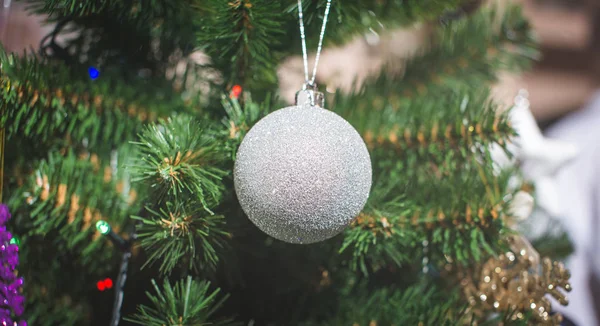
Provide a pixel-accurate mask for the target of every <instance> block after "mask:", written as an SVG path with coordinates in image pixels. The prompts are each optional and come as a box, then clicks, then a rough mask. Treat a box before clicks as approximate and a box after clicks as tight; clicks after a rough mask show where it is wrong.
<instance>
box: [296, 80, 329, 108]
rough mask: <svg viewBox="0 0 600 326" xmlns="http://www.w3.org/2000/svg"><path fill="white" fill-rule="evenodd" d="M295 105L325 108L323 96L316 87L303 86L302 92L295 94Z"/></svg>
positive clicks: (314, 85)
mask: <svg viewBox="0 0 600 326" xmlns="http://www.w3.org/2000/svg"><path fill="white" fill-rule="evenodd" d="M296 105H297V106H309V107H320V108H323V107H325V94H323V93H321V92H319V90H318V88H317V85H316V84H313V85H312V86H311V85H307V84H304V86H303V87H302V90H300V91H298V92H296Z"/></svg>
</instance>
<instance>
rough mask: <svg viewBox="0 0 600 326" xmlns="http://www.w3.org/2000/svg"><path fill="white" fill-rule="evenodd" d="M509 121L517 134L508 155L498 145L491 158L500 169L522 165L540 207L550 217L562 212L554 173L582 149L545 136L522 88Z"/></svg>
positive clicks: (509, 146)
mask: <svg viewBox="0 0 600 326" xmlns="http://www.w3.org/2000/svg"><path fill="white" fill-rule="evenodd" d="M510 122H511V124H512V126H513V128H514V129H515V130H516V131H517V133H518V136H517V137H515V139H514V142H513V143H510V144H508V146H507V149H508V151H509V152H510V153H512V154H513V155H512V157H508V156H507V155H506V153H505V151H504V149H502V148H501V147H500V146H499V145H497V146H495V147H494V148H493V149H492V159H493V160H494V162H496V165H497V167H498V168H499V170H502V169H504V168H506V167H509V166H517V165H518V166H519V167H520V169H521V171H522V172H523V177H524V179H525V180H527V181H529V182H532V183H533V184H534V186H535V202H536V203H535V204H536V206H537V208H539V209H540V210H542V211H543V212H544V213H545V214H547V215H548V216H551V217H558V216H559V215H560V214H561V205H562V204H564V203H561V200H560V198H559V195H558V186H557V184H556V181H555V175H556V172H557V171H558V170H560V168H562V167H563V166H564V165H565V164H567V163H568V162H570V161H571V160H572V159H573V158H575V156H576V155H577V154H578V152H579V149H578V148H577V147H576V146H575V145H573V144H571V143H569V142H565V141H561V140H556V139H550V138H547V137H544V135H543V134H542V132H541V131H540V128H539V127H538V125H537V123H536V122H535V118H534V116H533V114H532V113H531V109H530V103H529V100H528V93H527V91H526V90H520V91H519V94H518V95H517V96H516V97H515V101H514V107H513V108H512V109H511V111H510Z"/></svg>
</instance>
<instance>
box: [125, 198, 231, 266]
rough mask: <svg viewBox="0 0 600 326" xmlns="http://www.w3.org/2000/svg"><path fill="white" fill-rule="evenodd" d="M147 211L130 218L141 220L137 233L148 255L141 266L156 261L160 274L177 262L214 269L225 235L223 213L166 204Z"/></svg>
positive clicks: (176, 264)
mask: <svg viewBox="0 0 600 326" xmlns="http://www.w3.org/2000/svg"><path fill="white" fill-rule="evenodd" d="M148 212H149V213H150V214H149V216H148V217H139V216H133V217H132V218H133V219H136V220H139V221H141V222H142V223H141V225H140V226H139V227H138V229H137V233H138V239H139V241H140V244H141V246H142V248H144V250H145V251H146V252H147V254H148V261H147V262H146V264H145V265H152V264H160V271H161V273H164V274H170V273H171V271H172V270H173V269H174V268H175V267H177V266H181V265H184V266H183V267H184V268H187V269H194V270H204V271H212V270H214V269H215V267H216V264H217V262H218V261H219V254H220V251H222V250H223V249H224V248H225V246H226V238H227V237H228V236H229V234H228V233H227V231H225V220H224V219H223V216H221V215H210V214H207V213H205V212H203V211H202V210H200V211H199V210H198V209H193V208H189V206H188V208H185V207H184V206H182V205H179V206H176V205H174V204H170V203H169V204H167V205H166V209H162V208H161V209H160V210H159V211H153V210H150V209H148ZM185 264H187V266H185Z"/></svg>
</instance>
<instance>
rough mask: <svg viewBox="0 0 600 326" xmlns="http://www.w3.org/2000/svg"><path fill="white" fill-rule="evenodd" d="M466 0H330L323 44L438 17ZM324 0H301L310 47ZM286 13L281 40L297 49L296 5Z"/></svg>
mask: <svg viewBox="0 0 600 326" xmlns="http://www.w3.org/2000/svg"><path fill="white" fill-rule="evenodd" d="M467 1H468V0H424V1H419V0H409V1H401V0H384V1H369V0H360V1H333V2H332V5H331V18H330V21H329V23H328V27H327V37H326V38H325V43H326V44H327V45H331V44H342V43H345V42H347V41H349V40H350V39H352V38H354V37H356V36H357V35H360V34H365V33H384V32H385V30H391V29H394V28H397V27H404V26H409V25H412V24H414V23H418V22H427V21H432V20H436V19H438V18H439V17H440V16H441V15H442V14H444V13H447V12H451V11H454V10H457V9H458V8H459V7H460V5H461V4H463V3H465V2H467ZM326 2H327V0H304V1H303V5H302V7H303V8H304V12H305V24H306V33H307V37H308V40H307V41H308V43H309V44H311V47H312V48H314V46H316V44H317V39H318V35H319V30H320V28H321V22H322V19H323V17H322V16H323V10H324V8H325V4H326ZM286 11H287V12H288V13H289V14H290V15H289V16H290V17H291V18H288V25H287V29H286V30H293V31H295V33H294V34H293V35H290V36H289V38H288V39H287V40H286V41H285V42H286V43H285V45H286V46H285V47H286V48H293V49H295V50H298V49H299V47H298V46H299V44H300V43H299V42H298V40H299V35H298V34H296V32H297V31H298V23H297V21H295V19H297V4H295V3H294V4H292V5H290V6H288V8H287V9H286Z"/></svg>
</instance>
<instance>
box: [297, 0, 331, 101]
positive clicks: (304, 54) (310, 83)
mask: <svg viewBox="0 0 600 326" xmlns="http://www.w3.org/2000/svg"><path fill="white" fill-rule="evenodd" d="M330 8H331V0H327V6H326V7H325V14H324V15H323V26H321V33H320V35H319V45H318V46H317V55H316V56H315V66H314V68H313V73H312V78H310V79H309V77H308V54H307V52H306V34H305V33H304V15H303V12H302V0H298V21H299V22H300V38H301V39H302V58H303V59H304V89H306V87H307V86H311V87H312V86H314V83H315V79H316V77H317V66H318V65H319V58H320V57H321V50H322V49H323V37H324V36H325V26H327V18H328V17H329V9H330Z"/></svg>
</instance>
